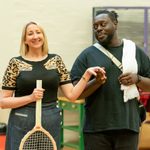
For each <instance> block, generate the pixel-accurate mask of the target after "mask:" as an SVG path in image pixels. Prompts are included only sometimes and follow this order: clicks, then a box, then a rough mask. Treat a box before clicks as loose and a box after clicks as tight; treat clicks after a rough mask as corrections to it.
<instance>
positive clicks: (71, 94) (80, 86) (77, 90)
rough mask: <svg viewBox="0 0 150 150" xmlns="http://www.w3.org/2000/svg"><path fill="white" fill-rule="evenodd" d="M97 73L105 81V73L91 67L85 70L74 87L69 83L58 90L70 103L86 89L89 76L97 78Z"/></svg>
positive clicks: (101, 69)
mask: <svg viewBox="0 0 150 150" xmlns="http://www.w3.org/2000/svg"><path fill="white" fill-rule="evenodd" d="M98 73H101V78H102V79H103V80H105V79H106V76H105V71H104V69H103V68H100V67H91V68H89V69H87V70H86V72H85V73H84V75H83V76H82V78H81V79H80V80H79V82H78V83H77V84H76V85H75V86H73V84H71V83H70V84H65V85H62V86H61V87H60V88H61V90H62V92H63V93H64V95H65V96H66V97H67V98H68V99H70V100H72V101H73V100H76V99H78V98H79V96H80V95H81V93H82V92H83V90H84V89H85V88H86V86H87V84H88V81H89V80H90V78H91V76H92V75H94V76H97V75H98Z"/></svg>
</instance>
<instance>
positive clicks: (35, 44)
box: [25, 24, 44, 49]
mask: <svg viewBox="0 0 150 150" xmlns="http://www.w3.org/2000/svg"><path fill="white" fill-rule="evenodd" d="M43 43H44V36H43V33H42V31H41V29H40V28H39V27H38V26H37V25H35V24H30V25H29V26H28V27H27V29H26V35H25V44H27V45H28V47H29V49H42V46H43Z"/></svg>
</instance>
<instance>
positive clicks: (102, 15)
mask: <svg viewBox="0 0 150 150" xmlns="http://www.w3.org/2000/svg"><path fill="white" fill-rule="evenodd" d="M107 19H110V18H109V16H108V14H99V15H97V16H96V17H95V19H94V21H98V20H107Z"/></svg>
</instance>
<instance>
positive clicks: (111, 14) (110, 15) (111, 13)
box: [96, 9, 119, 23]
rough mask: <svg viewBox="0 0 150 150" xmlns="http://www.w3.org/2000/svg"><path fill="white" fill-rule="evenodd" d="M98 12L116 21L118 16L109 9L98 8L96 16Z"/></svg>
mask: <svg viewBox="0 0 150 150" xmlns="http://www.w3.org/2000/svg"><path fill="white" fill-rule="evenodd" d="M100 14H107V15H108V16H109V18H110V19H111V20H112V21H116V22H117V23H118V17H119V16H118V14H117V13H116V12H115V11H109V10H106V9H104V10H98V11H97V12H96V16H98V15H100Z"/></svg>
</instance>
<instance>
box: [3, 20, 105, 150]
mask: <svg viewBox="0 0 150 150" xmlns="http://www.w3.org/2000/svg"><path fill="white" fill-rule="evenodd" d="M97 73H101V74H102V80H103V79H105V71H104V70H103V69H102V68H100V67H91V68H88V69H87V70H86V71H85V73H84V74H83V77H82V78H81V80H80V81H79V83H78V84H77V85H76V86H73V85H72V83H71V80H70V76H69V74H68V72H67V69H66V67H65V65H64V63H63V61H62V59H61V57H60V56H59V55H56V54H49V53H48V44H47V38H46V35H45V33H44V30H43V29H42V27H40V26H39V25H37V24H36V23H35V22H30V23H28V24H27V25H26V26H25V27H24V29H23V32H22V38H21V45H20V56H18V57H13V58H12V59H11V60H10V62H9V65H8V67H7V69H6V71H5V74H4V77H3V81H2V99H1V100H0V107H1V108H12V110H11V112H10V116H9V121H8V129H7V138H6V150H18V149H19V144H20V142H21V139H22V138H23V137H24V135H25V134H26V133H27V132H28V131H29V130H31V129H32V128H33V126H34V124H35V101H36V100H38V99H42V126H43V127H44V128H45V129H46V130H47V131H49V132H50V134H51V135H52V136H53V138H54V139H55V141H56V144H57V148H58V149H60V123H61V119H62V117H61V113H60V112H61V109H60V108H58V107H57V104H56V102H57V100H58V99H57V92H58V88H59V87H60V89H61V90H62V92H63V93H64V95H65V96H66V97H67V98H68V99H70V100H75V99H76V98H78V97H79V96H80V94H81V93H82V91H83V90H84V88H85V86H86V84H87V82H88V81H89V79H90V78H91V76H92V75H94V76H96V75H97ZM37 79H40V80H42V83H43V84H42V89H37V88H35V87H36V85H35V84H36V80H37Z"/></svg>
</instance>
